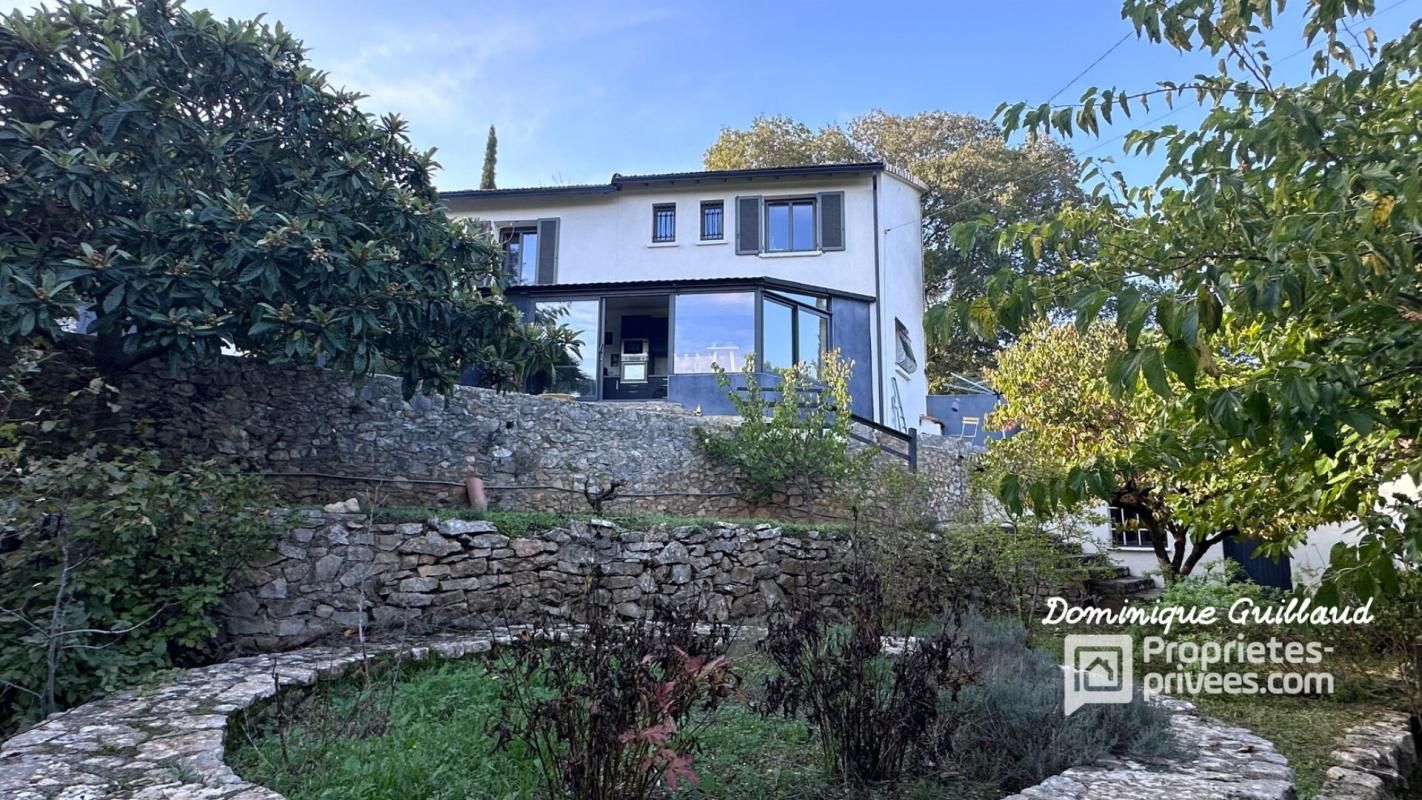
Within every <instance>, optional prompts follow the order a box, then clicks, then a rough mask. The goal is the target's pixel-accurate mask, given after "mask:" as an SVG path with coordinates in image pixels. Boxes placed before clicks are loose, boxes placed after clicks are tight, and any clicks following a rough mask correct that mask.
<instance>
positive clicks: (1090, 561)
mask: <svg viewBox="0 0 1422 800" xmlns="http://www.w3.org/2000/svg"><path fill="white" fill-rule="evenodd" d="M1071 557H1072V558H1074V559H1076V560H1077V561H1080V562H1081V563H1082V564H1083V565H1085V566H1088V567H1092V568H1094V569H1096V570H1098V571H1103V572H1105V573H1107V574H1109V575H1110V576H1111V577H1112V578H1128V577H1130V575H1131V568H1130V567H1127V566H1123V565H1121V564H1117V563H1115V562H1113V561H1111V558H1110V556H1108V555H1106V554H1105V553H1072V554H1071Z"/></svg>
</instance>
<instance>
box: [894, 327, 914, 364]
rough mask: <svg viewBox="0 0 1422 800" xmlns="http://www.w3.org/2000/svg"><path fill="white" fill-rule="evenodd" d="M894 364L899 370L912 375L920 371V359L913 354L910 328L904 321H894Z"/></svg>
mask: <svg viewBox="0 0 1422 800" xmlns="http://www.w3.org/2000/svg"><path fill="white" fill-rule="evenodd" d="M894 363H895V364H898V365H899V369H901V370H903V371H904V372H908V373H912V372H913V371H914V370H916V369H918V358H916V357H915V356H914V354H913V339H911V338H909V329H908V326H907V325H905V324H904V323H903V320H900V319H895V320H894Z"/></svg>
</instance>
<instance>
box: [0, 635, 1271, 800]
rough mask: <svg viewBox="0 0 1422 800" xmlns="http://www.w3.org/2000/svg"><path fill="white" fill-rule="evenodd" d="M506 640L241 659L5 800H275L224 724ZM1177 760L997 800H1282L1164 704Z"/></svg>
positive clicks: (70, 715)
mask: <svg viewBox="0 0 1422 800" xmlns="http://www.w3.org/2000/svg"><path fill="white" fill-rule="evenodd" d="M511 633H512V632H511V631H507V630H504V631H498V632H494V633H482V634H474V635H468V636H460V637H436V638H433V639H430V640H426V641H423V642H421V643H420V644H418V645H417V646H414V647H406V648H402V647H400V646H397V645H395V644H392V643H384V644H371V645H367V646H365V647H364V648H359V647H356V646H354V645H350V644H346V645H341V646H335V647H313V648H307V649H304V650H298V651H295V652H289V653H279V654H274V655H261V656H248V657H245V658H239V659H234V660H232V661H229V662H226V663H223V664H214V665H212V666H209V667H202V668H199V669H191V670H186V671H183V672H181V673H178V674H177V675H174V676H170V677H168V678H166V679H165V680H163V681H162V682H161V683H160V684H159V685H157V686H155V687H152V688H147V689H142V690H134V691H128V692H122V693H119V694H116V695H113V696H111V697H108V698H105V699H103V700H99V701H96V702H93V703H87V704H85V705H82V706H79V707H77V708H74V709H71V710H70V711H67V712H64V713H62V714H56V715H54V716H52V717H50V718H49V719H47V720H45V721H44V722H42V723H40V724H39V725H37V726H35V727H34V728H31V729H30V730H28V731H25V732H24V733H22V734H19V735H18V736H15V737H13V738H11V739H10V740H9V741H7V742H4V743H3V744H0V797H4V798H6V800H199V799H201V800H283V798H282V796H281V795H280V794H278V793H276V792H274V791H272V790H271V789H268V788H266V787H263V786H258V785H255V784H252V783H249V782H247V781H245V780H243V779H242V778H241V777H240V776H238V775H237V774H236V773H234V772H233V771H232V769H231V768H230V767H228V766H227V764H226V763H225V759H224V757H225V752H226V751H225V746H224V745H225V742H224V740H225V738H226V736H227V732H228V726H229V724H230V723H231V721H232V720H231V718H232V716H233V715H234V714H237V713H238V712H240V711H242V710H244V709H247V708H249V707H251V706H252V705H253V704H254V703H257V702H259V701H262V700H266V699H268V698H270V697H272V696H273V695H275V694H276V693H277V691H278V690H279V689H282V688H286V687H297V686H310V685H312V684H314V683H316V682H317V681H320V680H329V679H331V678H334V677H338V676H340V675H341V674H344V673H345V672H346V671H347V670H349V669H350V668H351V667H352V666H353V665H355V664H358V663H359V662H360V660H361V658H362V657H364V656H365V655H367V654H368V655H371V656H377V657H390V656H391V655H393V654H394V653H396V652H408V653H409V655H410V656H411V657H413V658H416V659H423V658H426V657H429V656H431V655H434V656H438V657H441V658H460V657H464V656H466V655H471V654H476V653H482V652H486V651H488V650H489V649H491V648H492V647H494V646H495V645H496V644H497V643H498V642H501V641H507V640H508V637H509V635H510V634H511ZM1163 702H1166V703H1167V704H1169V705H1170V707H1171V710H1172V711H1173V712H1174V717H1173V720H1172V724H1173V725H1174V729H1175V731H1176V734H1177V736H1179V737H1180V740H1181V744H1182V746H1183V752H1182V755H1181V756H1180V757H1177V758H1174V759H1166V758H1160V759H1152V760H1149V761H1134V760H1124V759H1108V760H1105V761H1101V762H1098V763H1097V764H1093V765H1091V766H1086V767H1073V768H1072V769H1069V770H1067V771H1065V772H1063V773H1061V774H1060V775H1057V776H1055V777H1053V778H1050V779H1048V780H1047V781H1044V782H1043V783H1041V784H1038V785H1037V786H1034V787H1032V788H1030V789H1027V790H1025V791H1023V792H1022V793H1021V794H1017V795H1013V796H1012V797H1010V798H1006V800H1138V799H1140V800H1147V799H1148V800H1204V799H1205V798H1209V800H1293V797H1294V787H1293V782H1294V775H1293V770H1291V769H1289V767H1288V765H1287V762H1286V761H1285V760H1284V758H1283V756H1281V755H1279V754H1278V753H1277V752H1276V751H1275V750H1274V746H1273V745H1272V744H1270V743H1269V742H1268V741H1266V740H1264V739H1262V738H1260V737H1258V736H1255V735H1253V734H1251V733H1249V732H1248V731H1245V730H1243V729H1241V728H1235V727H1231V726H1228V725H1224V724H1222V723H1220V722H1217V721H1214V720H1209V719H1206V718H1203V717H1200V716H1199V715H1198V714H1197V712H1196V711H1195V708H1194V707H1193V706H1191V705H1190V704H1189V703H1184V702H1180V701H1175V700H1164V701H1163Z"/></svg>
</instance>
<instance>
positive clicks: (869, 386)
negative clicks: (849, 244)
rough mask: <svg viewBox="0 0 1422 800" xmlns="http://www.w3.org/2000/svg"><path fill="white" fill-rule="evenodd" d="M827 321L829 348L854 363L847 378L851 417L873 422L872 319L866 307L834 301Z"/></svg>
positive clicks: (863, 302)
mask: <svg viewBox="0 0 1422 800" xmlns="http://www.w3.org/2000/svg"><path fill="white" fill-rule="evenodd" d="M831 311H832V312H833V318H832V319H831V321H830V345H831V346H832V347H834V348H835V349H837V350H839V354H840V355H841V356H842V357H844V358H845V359H846V360H849V361H853V362H854V369H853V371H852V372H850V374H849V400H850V406H851V407H852V409H853V411H854V413H856V414H858V415H859V416H861V417H864V418H865V419H874V350H873V348H872V346H871V344H870V342H871V340H872V337H871V336H870V334H871V332H872V331H873V330H874V315H873V313H872V311H871V310H870V307H869V303H868V302H866V301H863V300H849V299H846V298H843V297H836V298H835V299H834V301H833V307H832V308H831Z"/></svg>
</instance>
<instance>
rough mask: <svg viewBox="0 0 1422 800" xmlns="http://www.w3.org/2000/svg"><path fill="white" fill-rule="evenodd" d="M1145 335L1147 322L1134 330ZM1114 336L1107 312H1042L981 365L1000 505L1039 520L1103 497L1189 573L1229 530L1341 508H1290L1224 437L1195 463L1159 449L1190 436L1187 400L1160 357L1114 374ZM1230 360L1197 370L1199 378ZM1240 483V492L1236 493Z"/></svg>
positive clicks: (1275, 528)
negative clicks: (1123, 380)
mask: <svg viewBox="0 0 1422 800" xmlns="http://www.w3.org/2000/svg"><path fill="white" fill-rule="evenodd" d="M1155 337H1156V334H1155V333H1154V332H1153V331H1151V332H1146V333H1143V334H1142V335H1141V336H1140V338H1139V339H1138V341H1140V342H1143V343H1144V342H1149V341H1153V340H1154V339H1155ZM1238 340H1239V341H1243V337H1240V338H1239V339H1238ZM1124 345H1125V338H1124V337H1123V336H1122V334H1121V333H1120V332H1119V331H1117V330H1116V329H1115V328H1114V327H1112V326H1111V325H1109V324H1107V323H1105V322H1092V323H1088V324H1085V325H1082V326H1073V325H1066V324H1056V325H1053V324H1049V323H1047V322H1045V321H1043V322H1038V323H1035V324H1033V325H1032V326H1031V327H1029V328H1028V329H1027V330H1025V331H1024V332H1023V334H1022V335H1021V337H1019V338H1018V340H1017V341H1016V342H1015V343H1014V344H1013V345H1012V346H1011V347H1008V348H1007V349H1006V350H1004V351H1002V353H1001V355H1000V356H999V359H998V366H997V368H996V369H994V370H992V371H991V372H990V373H989V375H990V380H991V381H992V385H993V387H994V388H995V389H996V390H997V391H998V392H999V393H1001V395H1002V399H1003V403H1002V405H1001V407H999V408H998V409H997V410H996V411H994V412H993V414H992V415H991V417H990V418H989V424H990V425H991V426H992V427H995V428H998V429H1015V430H1016V431H1017V432H1016V434H1015V435H1013V436H1011V437H1008V438H1006V439H1001V440H994V441H992V442H991V443H990V444H989V447H988V453H987V457H986V458H985V459H983V462H982V464H983V467H984V471H983V473H982V475H983V477H982V480H983V481H985V482H986V483H987V484H988V486H989V487H990V488H991V490H993V491H994V492H996V493H997V495H998V497H999V499H1001V500H1002V501H1003V503H1004V505H1005V506H1006V507H1007V509H1008V510H1009V512H1011V513H1013V514H1020V513H1021V512H1022V511H1023V510H1024V509H1027V508H1030V509H1031V511H1032V512H1033V514H1034V515H1036V516H1037V517H1038V518H1041V519H1046V518H1051V517H1053V516H1066V515H1070V514H1073V513H1079V512H1081V511H1082V510H1083V509H1086V508H1089V507H1090V506H1091V505H1092V504H1095V503H1101V502H1105V503H1108V504H1110V505H1111V506H1113V507H1116V508H1119V509H1121V511H1122V512H1123V514H1124V515H1125V517H1126V518H1127V519H1129V520H1133V521H1136V522H1138V523H1139V524H1140V525H1141V526H1143V527H1144V528H1145V529H1146V530H1147V531H1148V532H1149V533H1150V535H1151V542H1152V544H1153V545H1154V550H1155V555H1156V560H1157V561H1158V563H1159V564H1160V567H1161V570H1162V572H1163V573H1164V574H1165V576H1166V577H1167V578H1168V579H1169V578H1173V577H1174V576H1177V575H1188V574H1190V572H1191V571H1192V570H1193V569H1194V568H1195V566H1196V565H1197V564H1199V563H1200V560H1201V559H1202V558H1203V557H1204V556H1205V555H1206V554H1207V553H1208V552H1209V551H1210V549H1211V548H1212V547H1214V546H1215V545H1216V544H1218V543H1219V542H1221V541H1223V540H1224V539H1225V538H1227V537H1229V536H1235V535H1245V536H1250V537H1258V538H1261V539H1275V540H1281V541H1283V540H1287V539H1288V538H1289V537H1292V536H1295V535H1297V534H1299V533H1301V532H1302V531H1303V530H1305V529H1306V528H1308V527H1309V526H1311V525H1316V524H1320V523H1323V522H1329V521H1333V520H1336V519H1339V518H1340V517H1341V513H1342V512H1341V509H1337V508H1334V509H1331V513H1332V515H1333V516H1326V515H1325V513H1323V512H1317V513H1316V512H1314V511H1313V510H1311V509H1308V508H1298V507H1295V508H1292V509H1291V508H1289V503H1288V499H1287V497H1286V495H1287V492H1288V487H1287V485H1286V484H1285V483H1283V482H1282V481H1280V480H1278V479H1277V476H1275V475H1274V474H1273V473H1271V472H1268V471H1266V470H1265V469H1264V465H1263V464H1261V463H1260V462H1259V461H1258V460H1256V459H1252V458H1248V457H1245V456H1244V455H1243V454H1241V453H1240V452H1238V451H1236V450H1234V449H1232V448H1229V447H1224V448H1221V449H1219V450H1217V451H1215V452H1214V454H1213V457H1212V458H1210V459H1209V460H1208V461H1204V462H1189V461H1182V460H1173V459H1172V460H1162V459H1161V458H1160V457H1159V456H1160V452H1159V450H1158V449H1157V447H1158V446H1159V443H1160V442H1162V441H1178V440H1179V438H1181V437H1185V436H1188V435H1190V432H1191V431H1192V429H1193V428H1192V425H1193V416H1192V411H1191V409H1190V408H1189V407H1187V406H1186V405H1185V403H1184V402H1183V401H1182V400H1181V398H1178V397H1176V396H1174V395H1173V394H1171V393H1170V392H1169V391H1168V390H1169V389H1170V387H1171V386H1173V385H1174V380H1175V379H1174V378H1168V377H1167V375H1166V373H1165V371H1164V367H1163V365H1162V363H1161V362H1160V361H1158V360H1151V359H1146V361H1145V363H1144V364H1141V365H1131V366H1130V367H1129V368H1130V369H1133V370H1136V371H1138V372H1144V373H1145V375H1146V380H1145V381H1144V382H1138V383H1135V384H1131V385H1126V386H1122V385H1121V384H1119V383H1116V382H1115V381H1116V376H1117V373H1118V372H1119V370H1118V362H1116V361H1115V359H1114V354H1115V353H1116V352H1118V351H1119V350H1120V349H1121V348H1122V347H1124ZM1236 371H1237V369H1236V368H1235V367H1232V366H1231V367H1228V368H1225V369H1222V370H1221V371H1220V372H1219V377H1217V378H1214V377H1211V378H1206V377H1203V376H1202V377H1201V379H1200V382H1201V385H1203V384H1205V383H1207V382H1208V383H1210V384H1215V385H1218V384H1221V383H1223V382H1224V381H1226V380H1228V377H1229V376H1230V375H1233V374H1234V373H1235V372H1236ZM1160 384H1164V389H1165V390H1166V391H1161V389H1162V387H1161V386H1160ZM1245 491H1248V492H1249V493H1250V497H1249V501H1248V502H1243V501H1241V499H1240V493H1242V492H1245ZM1281 509H1282V510H1281Z"/></svg>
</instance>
